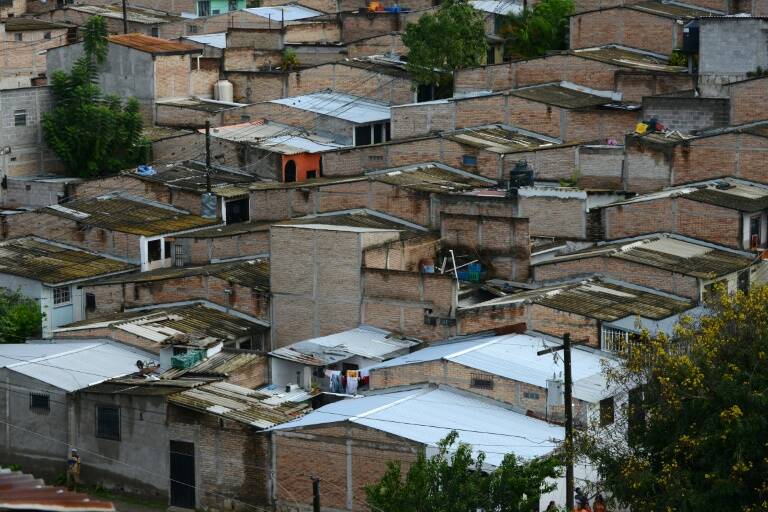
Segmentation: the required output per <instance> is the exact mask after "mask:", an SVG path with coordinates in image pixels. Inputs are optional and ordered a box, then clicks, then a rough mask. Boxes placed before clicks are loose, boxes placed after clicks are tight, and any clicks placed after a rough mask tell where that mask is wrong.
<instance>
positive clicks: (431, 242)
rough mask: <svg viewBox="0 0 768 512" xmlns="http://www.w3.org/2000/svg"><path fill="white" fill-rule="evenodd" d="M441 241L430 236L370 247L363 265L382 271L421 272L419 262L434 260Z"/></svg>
mask: <svg viewBox="0 0 768 512" xmlns="http://www.w3.org/2000/svg"><path fill="white" fill-rule="evenodd" d="M439 245H440V240H439V239H438V238H437V237H436V236H435V235H434V234H431V233H430V234H428V235H424V236H420V237H417V238H411V239H408V240H397V241H392V242H387V243H385V244H384V245H381V246H379V247H370V248H368V249H366V250H365V251H364V252H363V265H365V267H367V268H378V269H382V270H406V271H409V272H418V271H419V262H420V261H421V260H422V259H425V258H432V259H434V258H435V256H436V254H437V249H438V248H439Z"/></svg>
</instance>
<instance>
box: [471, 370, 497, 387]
mask: <svg viewBox="0 0 768 512" xmlns="http://www.w3.org/2000/svg"><path fill="white" fill-rule="evenodd" d="M469 376H470V382H469V387H471V388H476V389H493V375H488V374H485V373H471V374H470V375H469Z"/></svg>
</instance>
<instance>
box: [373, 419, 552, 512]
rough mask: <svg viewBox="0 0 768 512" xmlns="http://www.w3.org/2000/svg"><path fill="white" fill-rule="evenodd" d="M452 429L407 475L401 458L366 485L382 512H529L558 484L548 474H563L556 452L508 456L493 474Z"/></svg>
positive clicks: (374, 505)
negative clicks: (529, 457)
mask: <svg viewBox="0 0 768 512" xmlns="http://www.w3.org/2000/svg"><path fill="white" fill-rule="evenodd" d="M457 439H458V434H457V433H456V432H455V431H454V432H451V433H450V434H449V435H448V436H447V437H446V438H445V439H443V440H442V441H441V442H440V443H439V444H438V453H437V454H435V455H434V456H432V457H430V458H427V457H426V456H424V455H423V454H422V455H420V456H419V458H418V459H417V461H416V462H415V463H414V464H412V465H411V467H410V468H409V469H408V472H407V473H406V474H405V475H403V474H402V468H401V466H400V464H399V463H397V462H393V463H390V464H389V466H388V469H387V472H386V473H385V474H384V476H383V477H382V479H381V480H380V481H379V482H378V483H377V484H374V485H371V486H368V487H367V488H366V494H367V499H368V505H369V506H370V507H371V509H372V510H377V511H379V512H467V511H474V510H479V509H483V510H493V511H495V512H529V511H530V510H536V507H537V506H538V503H539V498H540V497H541V495H542V494H544V493H547V492H550V491H552V490H553V489H554V488H555V487H554V485H551V484H548V483H546V482H545V480H546V479H547V478H557V477H559V475H560V472H559V465H560V461H559V460H558V459H557V458H555V457H547V458H544V459H534V460H532V461H523V460H521V459H518V458H516V457H515V456H514V455H507V456H506V457H504V460H503V462H502V463H501V465H500V466H499V467H498V468H497V469H496V470H495V471H492V472H491V473H489V474H486V473H484V472H483V463H484V462H485V455H484V454H483V453H480V454H479V455H478V456H477V457H473V455H472V448H471V447H470V446H469V445H467V444H465V443H459V442H457Z"/></svg>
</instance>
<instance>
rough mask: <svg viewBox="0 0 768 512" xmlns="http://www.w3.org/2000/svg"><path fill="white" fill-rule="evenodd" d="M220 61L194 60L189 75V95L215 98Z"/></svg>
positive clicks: (208, 59)
mask: <svg viewBox="0 0 768 512" xmlns="http://www.w3.org/2000/svg"><path fill="white" fill-rule="evenodd" d="M219 62H220V60H219V59H214V58H201V59H196V58H193V59H192V62H191V64H192V70H191V71H190V73H189V94H190V95H191V96H196V97H198V98H213V86H214V85H216V82H218V80H219Z"/></svg>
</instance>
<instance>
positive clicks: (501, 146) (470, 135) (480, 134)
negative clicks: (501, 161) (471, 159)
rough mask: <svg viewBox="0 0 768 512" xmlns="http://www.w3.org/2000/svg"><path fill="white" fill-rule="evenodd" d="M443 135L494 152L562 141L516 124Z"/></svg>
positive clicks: (523, 149) (533, 147)
mask: <svg viewBox="0 0 768 512" xmlns="http://www.w3.org/2000/svg"><path fill="white" fill-rule="evenodd" d="M442 137H444V138H446V139H449V140H453V141H456V142H459V143H461V144H466V145H468V146H473V147H477V148H482V149H485V150H487V151H492V152H494V153H502V154H503V153H514V152H516V151H530V150H532V149H539V148H544V147H552V146H555V145H559V144H560V143H561V141H559V140H557V139H553V138H552V137H548V136H546V135H539V134H537V133H533V132H529V131H527V130H523V129H520V128H516V127H514V126H505V125H500V124H496V125H490V126H478V127H476V128H465V129H463V130H457V131H454V132H446V133H443V134H442Z"/></svg>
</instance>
